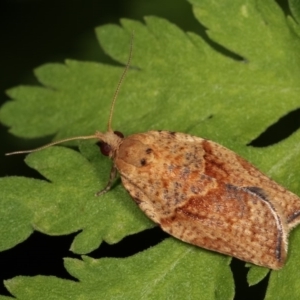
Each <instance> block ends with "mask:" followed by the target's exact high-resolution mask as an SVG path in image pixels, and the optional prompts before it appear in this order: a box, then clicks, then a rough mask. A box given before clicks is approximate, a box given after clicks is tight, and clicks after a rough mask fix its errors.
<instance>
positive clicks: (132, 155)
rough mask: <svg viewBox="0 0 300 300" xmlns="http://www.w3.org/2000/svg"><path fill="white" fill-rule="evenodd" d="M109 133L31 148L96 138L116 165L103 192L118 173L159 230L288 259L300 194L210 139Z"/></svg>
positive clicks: (261, 260) (250, 256)
mask: <svg viewBox="0 0 300 300" xmlns="http://www.w3.org/2000/svg"><path fill="white" fill-rule="evenodd" d="M131 56H132V40H131V46H130V55H129V58H128V62H127V64H126V67H125V69H124V71H123V73H122V76H121V78H120V81H119V83H118V86H117V89H116V91H115V94H114V97H113V100H112V104H111V109H110V115H109V120H108V129H107V132H104V133H102V132H98V131H97V132H96V133H95V134H94V135H90V136H79V137H72V138H67V139H64V140H60V141H56V142H53V143H50V144H47V145H45V146H43V147H40V148H37V149H34V150H28V151H16V152H12V153H7V155H12V154H20V153H30V152H35V151H39V150H42V149H44V148H47V147H50V146H53V145H56V144H59V143H63V142H66V141H71V140H78V139H97V140H98V141H100V149H101V152H102V154H104V155H106V156H108V157H109V158H111V159H112V161H113V165H112V169H111V173H110V178H109V181H108V184H107V186H106V187H105V188H104V189H103V190H102V191H100V192H98V193H97V194H96V195H101V194H103V193H105V192H107V191H108V190H109V189H110V188H111V186H112V183H113V181H114V179H115V178H116V176H117V173H118V174H119V175H120V177H121V180H122V184H123V186H124V187H125V189H126V190H127V191H128V192H129V194H130V196H131V197H132V199H133V200H134V201H135V202H136V204H137V205H138V206H139V207H140V209H141V210H142V211H143V212H144V213H145V214H146V215H147V216H148V217H149V218H150V219H151V220H153V221H154V222H155V223H156V224H158V225H159V226H160V227H161V228H162V229H163V230H164V231H166V232H167V233H169V234H170V235H172V236H174V237H176V238H178V239H180V240H182V241H184V242H187V243H190V244H193V245H196V246H199V247H202V248H205V249H209V250H213V251H217V252H219V253H223V254H226V255H229V256H233V257H237V258H239V259H241V260H244V261H247V262H251V263H253V264H256V265H260V266H264V267H267V268H271V269H279V268H281V267H282V266H283V265H284V263H285V260H286V256H287V250H288V234H289V232H290V231H291V229H292V228H293V227H295V226H296V225H297V224H298V223H299V222H300V199H299V197H298V196H296V195H295V194H293V193H291V192H289V191H288V190H286V189H285V188H284V187H282V186H280V185H279V184H277V183H276V182H274V181H273V180H271V179H270V178H268V177H267V176H266V175H264V174H263V173H262V172H260V171H259V170H258V169H257V168H255V167H254V166H253V165H252V164H250V163H249V162H247V161H246V160H245V159H243V158H241V157H240V156H238V155H237V154H236V153H234V152H233V151H231V150H229V149H227V148H225V147H223V146H221V145H219V144H217V143H215V142H213V141H210V140H207V139H202V138H200V137H196V136H191V135H189V134H185V133H179V132H171V131H149V132H145V133H137V134H133V135H130V136H128V137H124V136H123V134H122V133H120V132H119V131H114V130H113V129H112V127H111V123H112V116H113V110H114V106H115V102H116V99H117V95H118V92H119V89H120V86H121V83H122V82H123V79H124V77H125V74H126V72H127V71H128V68H129V66H130V61H131Z"/></svg>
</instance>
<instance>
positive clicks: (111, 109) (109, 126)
mask: <svg viewBox="0 0 300 300" xmlns="http://www.w3.org/2000/svg"><path fill="white" fill-rule="evenodd" d="M133 37H134V32H133V31H132V34H131V40H130V50H129V57H128V60H127V63H126V66H125V69H124V71H123V73H122V75H121V78H120V80H119V83H118V85H117V88H116V91H115V93H114V97H113V100H112V103H111V106H110V111H109V119H108V124H107V131H113V130H112V128H111V121H112V116H113V112H114V107H115V103H116V100H117V97H118V94H119V91H120V88H121V85H122V82H123V80H124V78H125V75H126V73H127V71H128V69H129V66H130V62H131V58H132V49H133Z"/></svg>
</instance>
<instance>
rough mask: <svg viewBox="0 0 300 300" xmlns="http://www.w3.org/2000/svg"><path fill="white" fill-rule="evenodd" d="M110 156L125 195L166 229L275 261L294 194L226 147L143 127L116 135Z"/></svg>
mask: <svg viewBox="0 0 300 300" xmlns="http://www.w3.org/2000/svg"><path fill="white" fill-rule="evenodd" d="M114 162H115V165H116V167H117V169H118V171H119V172H120V175H121V179H122V182H123V185H124V187H125V188H126V189H127V190H128V192H129V193H130V195H131V196H132V198H133V199H134V200H135V201H136V203H137V204H138V205H139V207H140V208H141V209H142V210H143V211H144V212H145V213H146V215H147V216H148V217H149V218H151V219H152V220H153V221H154V222H156V223H157V224H159V225H160V226H161V227H162V228H163V230H165V231H166V232H168V233H170V234H171V235H173V236H175V237H177V238H179V239H181V240H183V241H186V242H188V243H191V244H195V245H198V246H200V247H203V248H207V249H210V250H214V251H218V252H221V253H224V254H228V255H231V256H235V257H238V258H240V259H243V260H245V261H249V262H252V263H254V264H258V265H262V266H267V267H269V268H272V269H278V268H280V267H281V266H282V265H283V263H284V261H285V258H286V252H287V235H288V232H289V228H291V226H292V224H296V222H298V217H297V214H298V212H299V211H300V209H298V208H300V201H299V198H298V197H297V196H296V195H294V194H292V193H290V192H288V191H286V190H285V189H284V188H283V187H281V186H279V185H278V184H276V183H275V182H273V181H272V180H270V179H269V178H268V177H266V176H265V175H264V174H262V173H261V172H260V171H259V170H257V169H256V168H255V167H253V166H252V165H251V164H250V163H248V162H247V161H245V160H244V159H242V158H241V157H239V156H238V155H236V154H235V153H234V152H232V151H230V150H228V149H226V148H224V147H222V146H220V145H218V144H216V143H213V142H211V141H207V140H204V139H201V138H197V137H193V136H190V135H187V134H182V133H174V132H166V131H159V132H158V131H150V132H147V133H143V134H135V135H132V136H130V137H128V138H126V139H124V140H123V142H122V144H121V145H120V147H119V149H118V152H117V153H116V156H115V158H114ZM297 209H298V210H297ZM291 220H292V221H291ZM287 223H289V226H290V227H288V225H287Z"/></svg>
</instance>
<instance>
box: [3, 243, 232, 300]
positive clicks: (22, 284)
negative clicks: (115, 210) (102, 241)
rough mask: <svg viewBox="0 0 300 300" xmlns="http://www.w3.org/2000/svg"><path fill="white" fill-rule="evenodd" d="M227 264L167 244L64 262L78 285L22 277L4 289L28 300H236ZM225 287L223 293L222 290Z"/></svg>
mask: <svg viewBox="0 0 300 300" xmlns="http://www.w3.org/2000/svg"><path fill="white" fill-rule="evenodd" d="M228 262H229V259H228V258H227V257H225V256H221V255H218V254H216V253H212V252H209V251H199V249H197V248H196V247H192V246H188V245H186V244H185V243H182V242H180V241H178V240H175V239H167V240H165V241H164V242H162V243H161V244H159V245H158V246H156V247H153V248H151V249H148V250H147V251H144V252H142V253H139V254H137V255H134V256H131V257H128V258H124V259H115V258H103V259H92V258H90V257H87V256H85V257H83V261H81V260H78V259H71V258H68V259H65V267H66V268H67V270H68V271H69V272H70V274H71V275H72V276H74V277H75V278H76V279H78V280H79V282H73V281H70V280H63V279H59V278H55V277H46V276H35V277H21V276H20V277H17V278H14V279H11V280H7V281H6V283H5V285H6V287H7V288H8V290H9V291H10V292H11V293H12V294H13V295H14V296H16V297H17V298H18V299H24V300H26V299H28V300H32V299H35V300H38V299H41V300H42V299H49V300H51V299H88V300H93V299H95V300H98V299H168V298H172V299H187V298H189V299H199V300H200V299H203V300H204V299H220V300H221V299H232V297H233V293H234V289H233V282H232V277H231V274H230V269H229V268H228ZM207 265H209V266H210V267H209V269H207ZM220 281H222V282H223V288H222V287H220V286H218V283H219V282H220ZM227 286H231V289H227V288H225V287H227Z"/></svg>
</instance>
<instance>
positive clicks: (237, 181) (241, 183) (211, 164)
mask: <svg viewBox="0 0 300 300" xmlns="http://www.w3.org/2000/svg"><path fill="white" fill-rule="evenodd" d="M202 145H203V150H204V151H205V154H204V164H205V168H204V173H205V174H206V175H208V176H211V177H214V178H217V179H218V180H219V181H222V182H226V183H230V184H232V185H235V186H238V187H247V186H255V187H259V188H261V189H263V191H264V195H267V197H268V199H269V201H270V202H271V203H272V204H273V205H274V206H275V207H276V208H277V210H278V211H280V212H281V213H282V215H283V218H284V222H286V223H287V226H288V228H289V230H290V229H291V228H293V227H295V226H296V225H298V224H299V223H300V199H299V197H298V196H297V195H295V194H293V193H292V192H290V191H288V190H286V189H285V188H284V187H282V186H280V185H279V184H278V183H276V182H274V181H273V180H271V179H270V178H269V177H267V176H266V175H264V174H263V173H262V172H261V171H259V170H258V169H257V168H255V167H254V166H253V165H252V164H250V163H249V162H248V161H246V160H245V159H243V158H242V157H240V156H238V155H237V154H236V153H234V152H233V151H231V150H229V149H227V148H225V147H223V146H221V145H219V144H217V143H214V142H212V141H208V140H202Z"/></svg>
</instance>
